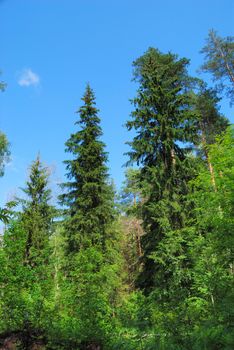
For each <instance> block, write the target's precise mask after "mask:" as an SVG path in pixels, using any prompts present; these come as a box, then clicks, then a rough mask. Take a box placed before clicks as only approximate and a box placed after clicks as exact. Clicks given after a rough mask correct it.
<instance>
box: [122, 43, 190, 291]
mask: <svg viewBox="0 0 234 350" xmlns="http://www.w3.org/2000/svg"><path fill="white" fill-rule="evenodd" d="M187 65H188V60H187V59H178V58H177V56H176V55H173V54H171V53H169V54H162V53H161V52H159V51H158V50H156V49H153V48H150V49H149V50H148V51H147V52H146V53H145V54H144V55H143V56H142V57H140V58H139V59H137V60H136V61H135V62H134V68H135V71H134V78H135V81H137V82H138V83H139V89H138V91H137V96H136V98H134V99H133V101H132V103H133V105H134V107H135V110H134V111H133V112H132V115H131V116H132V119H131V120H130V121H128V123H127V128H128V129H129V130H131V129H134V130H135V131H136V136H135V137H134V138H133V141H132V142H129V144H130V146H131V148H132V149H131V151H130V152H129V153H128V154H129V156H130V162H137V163H138V164H139V165H141V178H142V179H143V180H144V181H146V182H147V183H148V185H149V186H147V191H148V193H146V194H145V198H146V201H145V203H144V205H143V211H142V212H143V214H142V215H143V225H144V231H145V233H146V234H145V236H143V238H142V247H143V252H144V256H143V263H144V264H143V271H142V273H141V275H140V277H139V285H140V286H141V287H142V288H143V289H145V290H146V291H149V290H151V288H152V287H154V286H158V287H159V288H162V289H164V291H163V293H164V294H166V290H167V288H169V286H168V285H169V280H171V279H172V277H173V276H174V277H173V278H176V273H177V272H178V275H179V274H180V272H179V271H177V270H176V268H175V267H176V266H177V263H176V261H175V260H176V259H174V258H173V255H174V257H175V256H179V255H182V254H183V248H182V245H181V242H182V239H181V237H178V232H180V230H181V228H183V227H184V225H185V217H186V215H185V196H186V195H187V193H188V186H187V183H188V180H189V179H190V178H191V176H192V167H191V166H190V164H189V159H188V157H187V153H188V149H187V148H186V147H185V146H184V145H185V144H187V145H188V143H191V142H193V140H194V139H195V138H196V123H195V121H196V113H195V112H194V111H193V108H192V104H191V100H190V94H189V88H188V87H189V84H188V82H189V77H188V74H187V69H186V67H187ZM165 237H166V239H165ZM169 242H171V243H173V244H174V245H173V246H170V247H169V246H168V245H167V244H169ZM166 245H167V246H166ZM169 255H170V257H169ZM173 260H174V261H173ZM178 261H179V260H177V262H178ZM182 262H183V259H181V260H180V262H179V264H178V265H181V264H182ZM177 267H178V266H177ZM179 279H180V278H179Z"/></svg>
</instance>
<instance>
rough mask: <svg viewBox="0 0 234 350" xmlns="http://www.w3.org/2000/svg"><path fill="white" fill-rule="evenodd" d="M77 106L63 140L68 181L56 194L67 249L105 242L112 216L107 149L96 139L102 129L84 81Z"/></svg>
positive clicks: (76, 250)
mask: <svg viewBox="0 0 234 350" xmlns="http://www.w3.org/2000/svg"><path fill="white" fill-rule="evenodd" d="M82 101H83V102H84V104H83V106H82V107H80V109H79V110H78V112H77V113H78V114H79V117H80V118H79V120H78V121H77V122H76V123H75V124H76V125H78V126H79V130H78V131H76V132H75V133H74V134H72V135H71V137H70V138H69V140H68V141H67V142H66V151H67V152H70V153H71V154H72V156H73V159H70V160H67V161H65V164H66V169H67V171H68V172H67V177H68V179H69V180H70V181H69V182H67V183H65V184H63V188H65V189H66V190H67V192H66V193H64V194H63V195H62V196H61V197H60V198H61V201H62V203H63V204H64V205H66V206H67V220H66V223H65V229H66V237H67V243H68V252H69V253H76V252H78V251H79V250H80V249H81V248H86V247H90V246H92V245H99V246H101V247H102V248H104V246H105V240H106V235H107V233H106V228H107V226H108V225H109V224H110V222H111V220H112V218H113V193H112V191H111V188H110V186H109V184H108V173H107V166H106V162H107V153H106V152H105V145H104V143H103V142H102V141H101V140H100V137H101V136H102V129H101V126H100V119H99V117H98V112H99V111H98V109H97V108H96V106H95V104H96V103H95V96H94V93H93V91H92V89H91V88H90V86H89V85H87V87H86V90H85V94H84V96H83V98H82Z"/></svg>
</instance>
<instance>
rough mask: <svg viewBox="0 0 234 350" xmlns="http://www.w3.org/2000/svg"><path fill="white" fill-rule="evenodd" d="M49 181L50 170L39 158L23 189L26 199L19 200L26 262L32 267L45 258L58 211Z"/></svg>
mask: <svg viewBox="0 0 234 350" xmlns="http://www.w3.org/2000/svg"><path fill="white" fill-rule="evenodd" d="M48 181H49V173H48V169H47V168H45V167H43V165H42V163H41V160H40V157H39V156H38V157H37V159H36V160H35V161H34V162H33V163H32V165H31V168H30V175H29V180H28V181H27V183H26V187H25V188H24V189H22V190H23V192H24V193H25V194H26V199H19V202H20V203H21V204H22V214H21V221H22V225H23V229H24V231H25V234H26V236H27V239H26V247H25V260H26V262H27V263H28V264H29V265H31V266H35V265H38V264H40V261H41V259H42V258H43V256H44V257H45V250H46V249H48V243H49V237H50V235H51V233H52V222H53V218H54V217H55V213H56V211H55V208H54V207H53V206H52V205H51V204H50V200H51V190H50V189H49V188H48ZM43 259H44V258H43Z"/></svg>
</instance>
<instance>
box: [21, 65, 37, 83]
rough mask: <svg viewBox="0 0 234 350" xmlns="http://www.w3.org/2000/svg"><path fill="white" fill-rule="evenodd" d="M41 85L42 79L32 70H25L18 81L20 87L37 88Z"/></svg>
mask: <svg viewBox="0 0 234 350" xmlns="http://www.w3.org/2000/svg"><path fill="white" fill-rule="evenodd" d="M39 83H40V77H39V75H38V74H36V73H34V72H33V71H32V70H31V69H30V68H26V69H24V70H23V71H22V72H21V74H20V77H19V79H18V84H19V85H20V86H26V87H28V86H31V85H33V86H37V85H38V84H39Z"/></svg>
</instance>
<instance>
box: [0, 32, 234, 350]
mask: <svg viewBox="0 0 234 350" xmlns="http://www.w3.org/2000/svg"><path fill="white" fill-rule="evenodd" d="M202 52H203V53H205V62H204V64H203V66H202V70H203V71H207V72H210V73H212V74H213V78H214V81H216V83H217V84H216V85H215V86H214V87H209V86H208V85H207V84H206V83H205V82H204V81H202V80H201V79H199V78H197V77H196V78H194V77H191V76H190V75H189V74H188V65H189V60H188V59H186V58H182V59H181V58H179V57H178V56H177V55H175V54H172V53H166V54H164V53H162V52H160V51H159V50H157V49H154V48H149V49H148V51H147V52H146V53H144V54H143V55H142V56H141V57H139V58H138V59H137V60H136V61H135V62H134V63H133V68H134V73H133V74H134V75H133V77H134V80H135V82H136V84H137V86H138V88H137V91H136V95H135V97H134V99H133V100H132V106H133V108H132V113H131V118H130V120H129V121H127V123H126V127H127V129H128V130H133V131H134V137H133V139H132V140H131V141H130V142H128V144H129V152H128V163H127V166H128V169H127V171H126V179H125V182H124V184H123V188H122V190H121V192H120V193H118V194H116V193H115V190H114V186H113V184H112V182H111V180H110V178H109V176H108V168H107V165H106V164H107V160H108V159H107V158H108V155H107V153H106V151H105V144H104V143H103V142H102V141H101V137H102V129H101V126H100V117H99V110H98V109H97V107H96V103H95V95H94V92H93V90H92V89H91V87H90V86H89V85H88V86H87V87H86V90H85V93H84V96H83V98H82V105H81V107H80V108H79V110H78V111H77V122H76V123H75V129H74V132H73V133H72V134H71V136H70V138H69V139H68V141H67V142H66V152H68V153H69V157H68V160H65V165H66V174H67V182H65V183H64V184H62V189H61V193H62V194H61V195H60V196H59V198H58V203H59V205H58V206H56V207H55V206H53V205H52V204H51V197H52V194H51V190H50V188H49V176H50V175H49V170H48V168H47V167H46V166H44V165H43V163H42V161H41V159H40V157H39V156H38V157H37V158H36V160H35V161H34V162H33V163H32V164H31V167H30V175H29V179H28V181H27V183H26V185H25V188H24V189H23V193H22V196H21V197H20V198H15V200H14V201H12V202H11V203H8V204H7V206H6V208H4V209H2V210H1V213H0V214H1V219H2V220H4V222H5V230H4V235H2V237H1V242H0V266H1V269H0V295H1V298H0V344H2V345H1V347H0V348H1V349H16V348H19V349H50V350H53V349H77V350H82V349H87V350H88V349H90V350H101V349H103V350H115V349H116V350H117V349H119V350H156V349H165V350H170V349H171V350H176V349H178V350H183V349H184V350H185V349H194V350H196V349H197V350H200V349H212V350H214V349H230V350H231V349H233V347H234V288H233V287H234V254H233V253H234V251H233V247H234V235H233V232H234V215H233V214H234V191H233V190H234V181H233V180H234V148H233V146H234V134H233V133H234V131H233V128H232V126H230V125H229V124H230V123H229V121H228V119H227V118H226V117H224V116H223V115H222V114H221V113H220V111H219V102H220V100H221V96H222V94H226V95H227V96H228V97H229V98H230V102H231V103H232V102H233V98H234V78H233V77H234V40H233V38H232V37H228V38H220V37H219V36H218V35H217V33H216V32H214V31H210V33H209V36H208V39H207V42H206V45H205V47H204V48H203V50H202ZM1 87H2V88H3V87H4V83H2V85H1ZM8 150H9V145H8V142H7V139H6V137H5V135H3V134H1V135H0V161H1V166H2V168H1V169H0V170H1V171H2V175H3V170H4V163H5V161H6V159H7V158H8V157H9V151H8ZM132 166H133V167H132Z"/></svg>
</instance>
